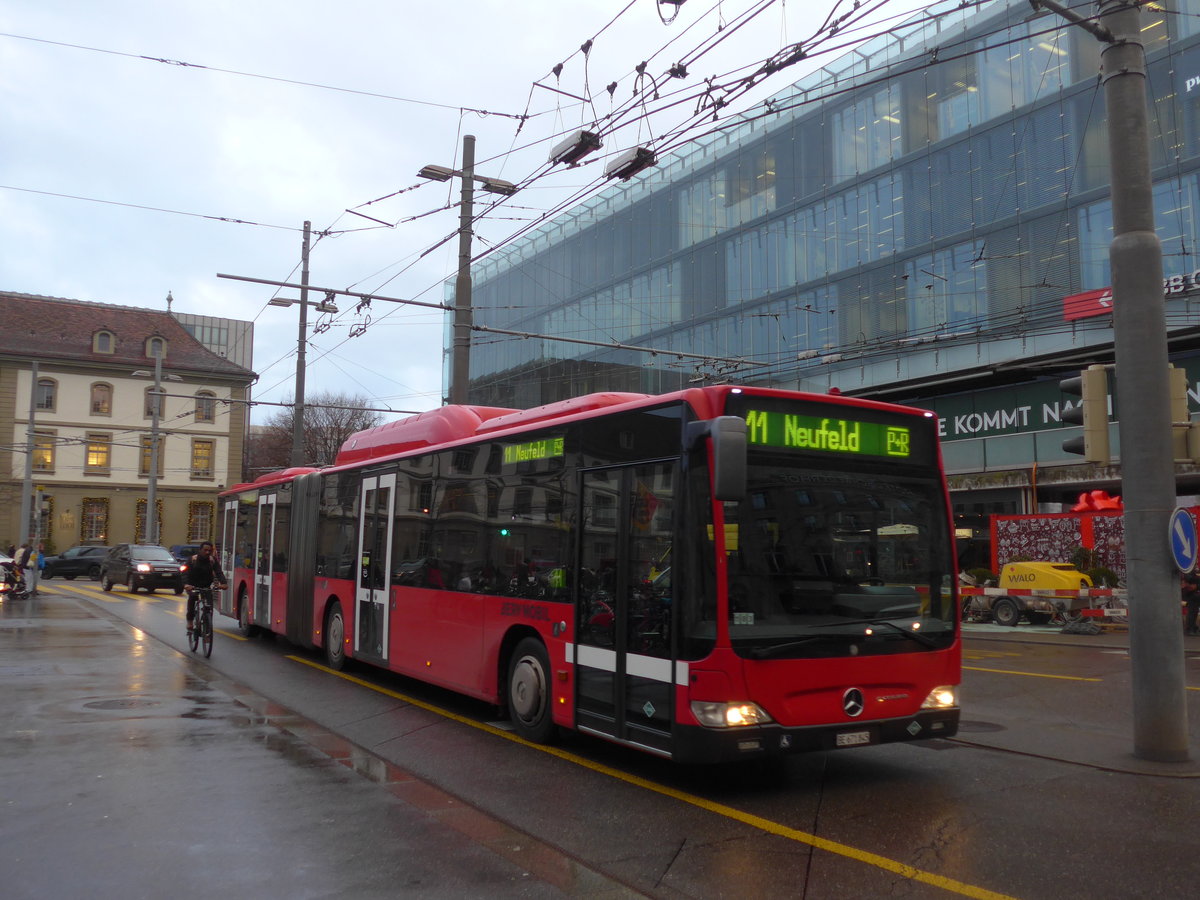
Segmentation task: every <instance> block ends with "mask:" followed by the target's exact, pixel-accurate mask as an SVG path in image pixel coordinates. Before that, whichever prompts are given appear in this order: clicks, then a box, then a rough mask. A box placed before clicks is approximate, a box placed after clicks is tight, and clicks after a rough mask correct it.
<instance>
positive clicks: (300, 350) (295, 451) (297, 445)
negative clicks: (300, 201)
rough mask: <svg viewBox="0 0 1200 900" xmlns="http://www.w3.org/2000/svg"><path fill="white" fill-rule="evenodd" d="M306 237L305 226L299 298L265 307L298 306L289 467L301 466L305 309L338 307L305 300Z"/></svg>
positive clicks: (272, 301) (274, 301) (327, 301)
mask: <svg viewBox="0 0 1200 900" xmlns="http://www.w3.org/2000/svg"><path fill="white" fill-rule="evenodd" d="M308 234H309V223H308V222H305V223H304V237H305V240H304V271H303V279H302V281H301V288H300V294H301V296H300V297H273V298H272V299H270V300H268V301H267V305H268V306H291V305H292V304H294V303H296V304H299V305H300V336H299V338H298V342H297V348H296V408H295V414H294V416H293V418H292V454H291V465H293V466H302V465H304V369H305V362H304V356H305V349H306V345H307V343H308V308H309V307H310V306H312V307H314V308H315V309H316V310H317V312H322V313H336V312H337V311H338V308H337V305H336V304H335V303H334V302H333V298H332V297H326V298H325V299H324V300H322V301H321V302H320V303H315V302H313V301H312V300H309V299H308V288H307V285H308Z"/></svg>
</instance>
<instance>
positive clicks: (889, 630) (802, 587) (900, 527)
mask: <svg viewBox="0 0 1200 900" xmlns="http://www.w3.org/2000/svg"><path fill="white" fill-rule="evenodd" d="M747 486H748V490H747V492H746V496H745V499H743V500H741V501H738V502H727V503H726V504H725V552H726V559H727V562H728V588H729V631H730V638H731V640H732V642H733V646H734V648H735V649H736V650H737V652H738V653H739V654H741V655H742V656H745V657H748V658H756V659H768V658H789V657H812V656H822V657H828V656H842V655H854V656H858V655H871V654H883V653H910V652H922V651H926V650H930V649H943V648H945V647H947V646H949V645H950V644H951V643H952V642H953V640H954V631H955V615H954V609H953V603H952V599H951V595H950V579H951V576H952V574H953V572H952V570H951V568H950V567H951V566H952V564H953V563H952V556H951V554H950V551H949V547H950V542H949V537H948V534H947V518H946V512H945V505H944V499H943V496H944V495H943V494H942V491H941V486H940V483H939V482H938V480H937V479H935V478H933V477H925V476H923V475H920V474H905V473H903V472H898V471H889V472H887V473H886V475H885V474H884V473H883V472H882V471H881V470H879V469H875V472H874V473H873V474H872V472H870V471H848V470H846V469H844V468H838V469H833V468H829V467H822V466H820V465H819V464H814V463H813V462H812V461H811V460H798V459H795V458H794V457H793V458H788V457H778V458H776V459H774V460H772V459H771V458H770V457H769V456H766V455H761V456H758V457H757V458H752V460H751V463H750V465H749V468H748V483H747Z"/></svg>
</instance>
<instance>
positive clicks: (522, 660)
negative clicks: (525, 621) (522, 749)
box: [508, 638, 555, 744]
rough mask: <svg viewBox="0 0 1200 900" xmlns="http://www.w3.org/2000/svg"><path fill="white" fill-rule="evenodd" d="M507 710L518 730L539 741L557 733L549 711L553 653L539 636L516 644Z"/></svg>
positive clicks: (509, 670)
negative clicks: (547, 651) (551, 657)
mask: <svg viewBox="0 0 1200 900" xmlns="http://www.w3.org/2000/svg"><path fill="white" fill-rule="evenodd" d="M508 714H509V716H510V718H511V719H512V723H513V725H514V727H515V728H516V730H517V734H519V735H521V737H523V738H525V739H526V740H527V741H533V742H534V743H536V744H548V743H550V742H551V740H552V739H553V737H554V732H555V727H554V719H553V717H552V716H551V715H550V657H549V656H547V655H546V648H545V647H544V646H542V642H541V641H539V640H537V639H536V638H525V639H524V640H522V641H521V642H520V643H519V644H517V648H516V650H514V651H513V655H512V658H511V659H510V660H509V662H508Z"/></svg>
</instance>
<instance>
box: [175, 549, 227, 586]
mask: <svg viewBox="0 0 1200 900" xmlns="http://www.w3.org/2000/svg"><path fill="white" fill-rule="evenodd" d="M184 581H186V582H187V583H188V584H189V585H191V586H192V587H202V588H206V587H212V586H213V582H214V581H215V582H217V583H219V584H225V573H224V572H222V571H221V563H220V562H218V561H217V556H216V554H215V553H214V554H213V555H212V556H210V557H208V558H207V559H205V558H204V557H203V556H201V555H200V554H199V553H197V554H196V555H195V556H193V557H192V558H191V559H189V560H188V569H187V575H186V576H185V577H184Z"/></svg>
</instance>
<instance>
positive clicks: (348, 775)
mask: <svg viewBox="0 0 1200 900" xmlns="http://www.w3.org/2000/svg"><path fill="white" fill-rule="evenodd" d="M43 587H44V588H45V589H47V591H46V592H44V594H45V595H44V596H43V597H42V598H40V600H34V601H28V602H27V603H25V604H22V603H20V602H10V601H4V603H3V605H2V606H0V721H3V722H4V723H5V725H4V729H3V732H2V738H0V740H2V743H0V759H3V767H2V768H0V792H2V793H0V802H2V803H3V805H4V810H5V815H4V820H3V822H0V884H2V885H3V886H4V887H3V896H5V897H69V896H82V895H85V894H86V896H89V897H109V896H112V897H116V896H121V897H130V896H145V897H161V896H165V895H168V894H175V895H179V896H186V897H190V896H193V895H194V896H201V895H202V894H203V895H210V894H214V893H216V894H225V893H227V892H228V891H230V890H233V891H235V892H237V893H239V894H241V895H245V896H255V897H342V896H345V897H351V896H353V897H373V896H384V895H386V896H393V895H396V894H406V893H410V894H414V895H419V896H456V897H473V896H480V897H482V896H527V895H528V896H542V895H568V896H632V895H635V894H639V893H640V894H645V895H648V896H662V897H685V896H686V897H722V896H737V897H756V896H763V897H766V896H780V895H782V896H805V897H811V898H816V897H846V896H861V897H875V896H885V895H887V896H901V897H927V896H928V897H933V896H947V895H962V896H980V897H987V896H1016V897H1030V898H1034V897H1047V898H1050V897H1053V898H1064V897H1081V898H1083V897H1087V898H1096V897H1133V896H1143V895H1146V894H1158V895H1159V896H1162V897H1190V896H1195V895H1196V894H1197V890H1196V887H1195V886H1196V885H1197V884H1200V864H1198V863H1197V862H1195V861H1194V860H1195V857H1196V854H1195V853H1194V852H1192V849H1191V848H1194V847H1195V846H1196V842H1197V840H1200V824H1198V823H1197V822H1196V819H1197V816H1196V811H1197V810H1198V809H1200V803H1198V801H1200V779H1198V778H1196V777H1195V776H1196V775H1197V774H1198V773H1200V770H1198V769H1197V767H1196V766H1195V765H1193V764H1184V765H1181V766H1165V765H1162V764H1146V763H1143V762H1140V761H1138V760H1134V759H1133V758H1132V756H1131V755H1130V753H1129V748H1130V744H1131V739H1130V737H1129V725H1128V718H1127V716H1128V709H1127V705H1128V696H1129V689H1128V660H1127V658H1126V657H1125V656H1124V653H1123V650H1122V648H1121V646H1120V645H1121V639H1120V637H1105V638H1104V639H1103V640H1104V643H1099V642H1098V641H1097V640H1096V639H1091V641H1090V642H1089V643H1080V642H1078V641H1076V642H1075V643H1074V644H1071V643H1070V642H1064V641H1062V639H1061V638H1059V637H1057V636H1055V635H1052V634H1042V635H1035V634H1033V633H1032V632H1030V633H1024V632H1017V631H1013V630H1008V631H1007V632H1002V633H998V634H997V633H993V632H991V631H989V630H988V629H986V628H984V629H973V630H972V632H971V635H970V637H969V640H968V650H967V653H966V654H965V659H964V665H965V666H966V668H967V671H966V672H965V678H964V682H965V687H966V691H965V696H966V698H967V699H966V709H965V712H964V727H963V730H962V733H961V734H960V740H955V741H933V742H925V743H922V744H918V745H908V746H900V747H878V748H866V749H862V750H855V751H845V752H841V753H830V754H811V755H808V756H804V757H797V758H795V759H793V760H790V761H789V762H788V763H787V764H786V766H784V767H782V769H781V770H778V771H769V772H763V771H760V770H752V769H751V770H747V769H745V768H741V769H734V768H731V767H724V768H720V769H681V768H680V767H675V766H671V765H669V764H666V763H663V762H661V761H658V760H654V759H651V758H648V757H643V756H640V755H637V754H632V753H628V752H625V751H623V750H620V749H619V748H613V747H609V746H607V745H604V744H602V743H598V742H594V741H588V740H585V739H582V738H578V737H574V738H571V739H568V740H567V741H566V742H565V743H564V745H562V747H560V748H559V749H557V750H555V751H553V752H547V751H545V750H542V749H540V748H533V747H530V746H527V745H524V744H522V743H520V742H517V741H514V740H512V739H511V735H508V734H506V733H505V732H504V731H502V730H499V729H498V728H497V727H496V726H495V725H494V724H490V723H489V721H488V720H489V715H488V712H489V711H488V710H486V709H484V708H482V707H480V706H479V705H478V704H473V703H471V702H470V701H463V700H461V699H459V698H456V697H454V696H452V695H448V694H444V693H442V692H438V691H433V690H430V689H427V688H422V687H421V686H419V685H415V684H413V683H412V682H409V681H406V680H404V679H398V678H394V677H392V676H387V675H384V674H380V673H372V672H370V671H369V670H361V669H358V670H354V671H351V672H350V673H348V674H350V675H351V676H352V677H353V678H354V679H356V680H357V681H362V682H366V683H365V684H362V683H356V681H352V680H347V679H345V678H342V677H337V676H334V675H331V674H329V673H327V672H324V671H322V670H320V669H319V668H316V667H314V666H313V665H311V664H310V663H312V662H315V660H314V659H312V658H311V657H305V656H303V655H299V654H295V651H293V650H292V649H291V648H288V647H287V646H286V645H281V644H282V642H264V641H242V640H237V639H234V638H233V637H232V636H230V635H228V634H219V635H218V638H217V644H216V649H215V652H214V656H213V659H212V660H211V662H210V663H205V662H202V661H198V660H194V659H192V658H190V654H187V653H186V650H185V648H184V646H183V640H182V638H183V635H182V630H183V627H182V621H181V618H180V607H181V604H180V603H179V602H178V601H177V600H175V598H174V597H170V596H163V595H156V596H155V597H154V598H148V597H146V596H145V595H138V597H135V598H130V597H127V596H125V595H123V594H121V592H119V591H115V592H113V594H111V595H104V594H102V593H100V592H99V591H98V589H96V588H95V586H93V585H90V584H88V583H82V582H77V583H73V584H69V585H67V584H62V583H59V582H51V583H49V584H44V585H43ZM77 597H79V598H86V599H76V598H77ZM127 623H128V624H127ZM219 623H222V624H226V623H227V624H230V625H231V624H232V623H231V622H228V620H219ZM1018 637H1020V638H1022V640H1020V641H1017V640H1014V638H1018ZM1040 639H1044V640H1049V641H1053V643H1048V644H1045V643H1044V644H1041V645H1039V644H1037V643H1033V641H1035V640H1040ZM1085 640H1087V639H1085ZM1197 649H1198V650H1200V647H1197ZM1049 675H1057V676H1058V677H1057V678H1053V679H1050V678H1048V677H1047V676H1049ZM1189 675H1190V678H1189V683H1191V684H1194V685H1200V661H1197V660H1190V661H1189ZM1077 678H1078V679H1095V680H1074V679H1077ZM1196 697H1197V692H1189V698H1190V700H1191V701H1193V710H1192V717H1191V721H1192V731H1193V734H1195V733H1196V731H1197V728H1196V722H1197V720H1200V708H1196V707H1195V703H1194V701H1195V700H1196ZM268 698H269V699H268ZM456 717H461V718H456ZM814 847H815V848H816V849H814Z"/></svg>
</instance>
